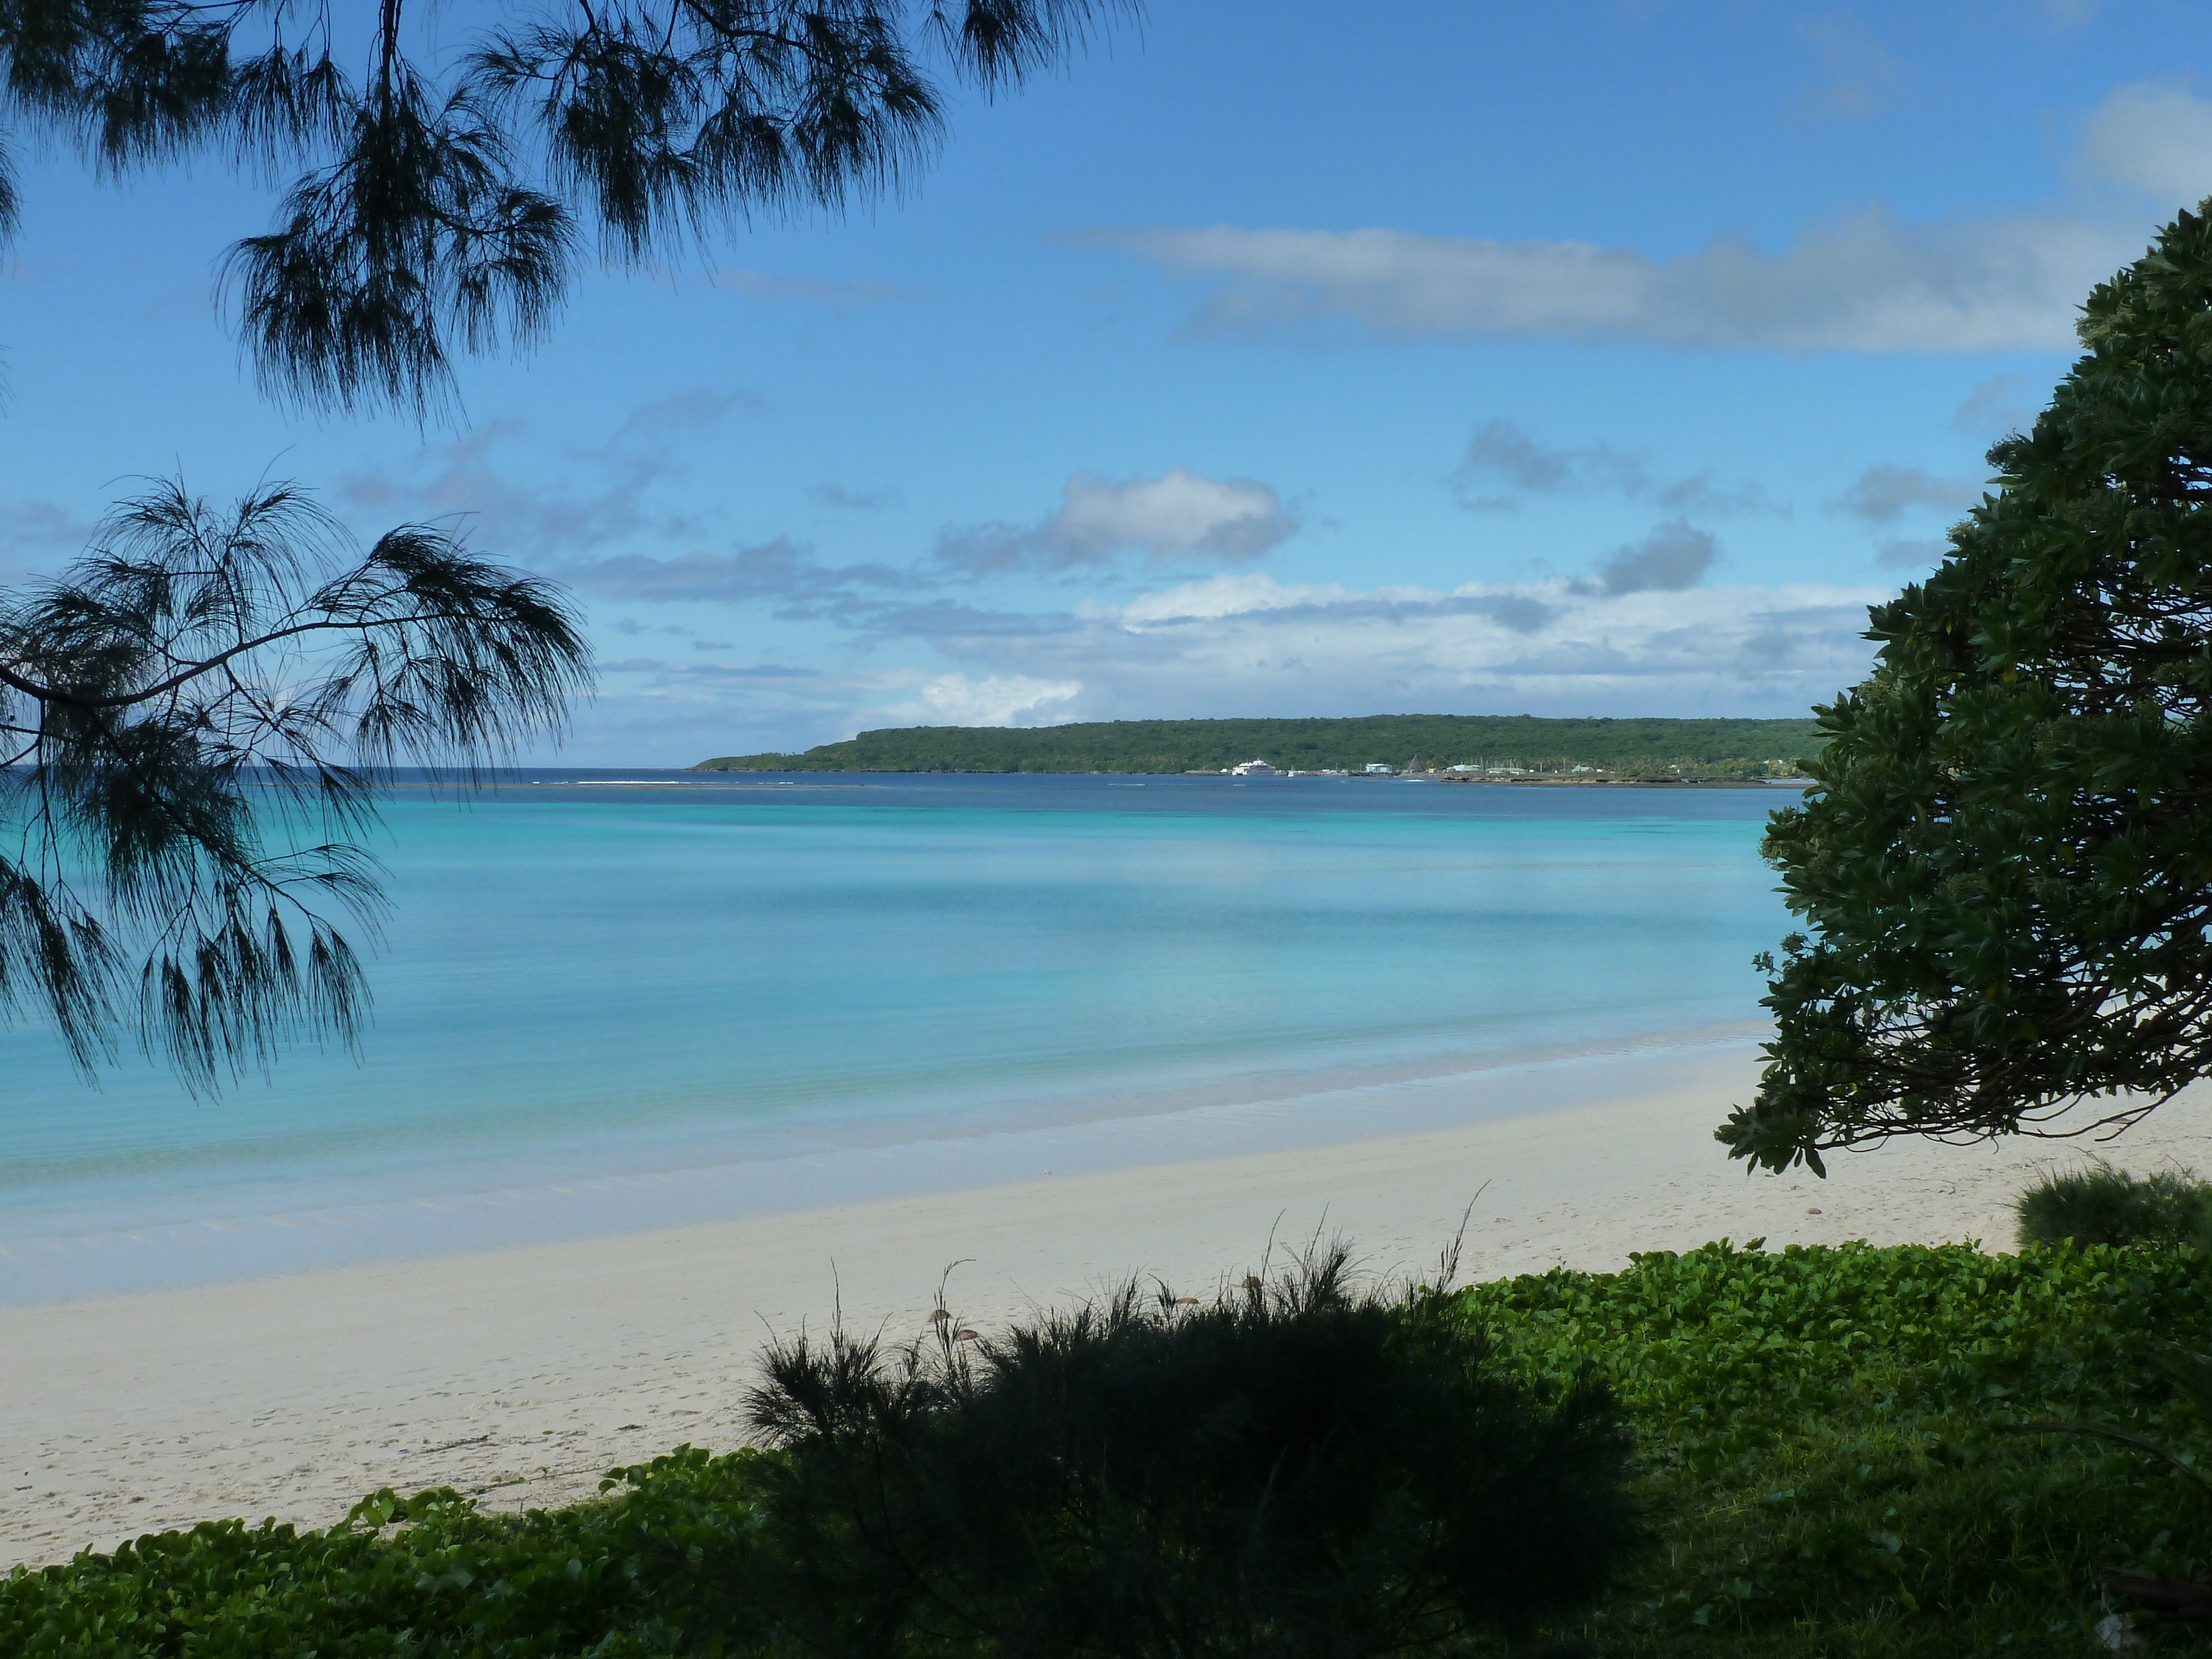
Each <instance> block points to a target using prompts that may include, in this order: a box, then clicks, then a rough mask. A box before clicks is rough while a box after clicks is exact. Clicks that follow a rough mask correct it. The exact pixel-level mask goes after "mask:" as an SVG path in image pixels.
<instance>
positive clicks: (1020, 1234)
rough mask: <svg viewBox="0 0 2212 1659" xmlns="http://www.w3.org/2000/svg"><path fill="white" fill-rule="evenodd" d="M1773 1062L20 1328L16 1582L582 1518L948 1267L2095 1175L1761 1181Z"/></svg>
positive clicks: (914, 1308) (2, 1337) (1938, 1195)
mask: <svg viewBox="0 0 2212 1659" xmlns="http://www.w3.org/2000/svg"><path fill="white" fill-rule="evenodd" d="M1752 1069H1753V1060H1752V1059H1751V1058H1750V1057H1749V1056H1748V1055H1746V1054H1734V1055H1730V1056H1728V1057H1726V1058H1725V1059H1724V1060H1707V1061H1705V1062H1704V1063H1703V1065H1702V1067H1701V1068H1699V1069H1697V1070H1695V1071H1694V1073H1691V1074H1685V1073H1681V1072H1680V1071H1676V1072H1673V1073H1666V1074H1665V1075H1664V1077H1663V1083H1664V1086H1663V1088H1659V1087H1656V1085H1655V1091H1654V1092H1650V1093H1644V1094H1633V1093H1632V1094H1626V1095H1623V1096H1621V1097H1617V1098H1613V1099H1611V1100H1608V1101H1607V1102H1605V1103H1600V1104H1595V1105H1582V1106H1577V1107H1572V1108H1566V1109H1553V1110H1547V1111H1543V1112H1538V1113H1532V1114H1529V1115H1522V1116H1516V1117H1506V1118H1502V1119H1495V1120H1492V1121H1485V1122H1481V1123H1478V1124H1474V1125H1472V1126H1470V1127H1460V1128H1454V1129H1449V1130H1440V1131H1436V1132H1433V1133H1419V1134H1410V1135H1400V1136H1395V1137H1392V1138H1387V1139H1365V1140H1356V1141H1352V1142H1349V1143H1347V1144H1343V1145H1335V1146H1301V1147H1298V1148H1296V1149H1294V1150H1283V1151H1274V1152H1261V1153H1255V1154H1250V1155H1244V1156H1235V1157H1222V1158H1208V1159H1204V1160H1200V1161H1196V1162H1183V1163H1176V1164H1165V1165H1160V1166H1155V1167H1145V1168H1131V1169H1121V1170H1113V1171H1110V1172H1105V1173H1096V1174H1086V1175H1081V1176H1038V1177H1036V1178H1033V1179H1029V1180H1024V1181H1019V1182H1011V1183H1006V1184H1000V1185H994V1186H989V1187H983V1188H975V1189H971V1190H965V1191H954V1192H937V1193H933V1194H928V1195H926V1196H921V1197H915V1198H908V1199H901V1200H887V1201H878V1202H873V1203H867V1204H855V1205H849V1206H842V1207H834V1208H818V1209H811V1210H806V1211H802V1212H787V1213H782V1214H775V1215H763V1216H756V1217H752V1218H745V1219H740V1220H732V1221H726V1222H720V1223H715V1224H713V1225H699V1226H690V1227H685V1228H681V1229H676V1230H671V1231H659V1232H642V1233H630V1234H628V1235H624V1236H620V1237H602V1238H592V1239H582V1240H576V1241H573V1242H568V1243H556V1244H547V1245H539V1246H534V1247H532V1248H527V1249H509V1250H501V1251H495V1252H488V1253H484V1254H479V1255H461V1256H447V1257H439V1258H430V1259H424V1260H416V1261H403V1262H397V1263H390V1264H385V1265H379V1266H369V1267H343V1268H334V1269H329V1270H325V1271H319V1272H313V1273H298V1274H294V1275H289V1276H280V1277H274V1278H264V1279H249V1280H245V1281H240V1282H234V1283H228V1284H216V1285H203V1286H197V1287H194V1288H189V1289H182V1290H173V1291H160V1292H156V1293H153V1294H148V1295H140V1296H125V1297H107V1298H101V1299H96V1300H90V1301H83V1302H76V1303H67V1304H52V1305H46V1306H34V1307H27V1308H16V1309H9V1310H0V1400H4V1401H5V1419H4V1420H5V1423H6V1432H5V1435H4V1437H0V1445H4V1454H0V1455H4V1456H5V1459H6V1462H5V1465H4V1468H0V1475H4V1477H5V1478H4V1480H0V1560H4V1561H7V1562H14V1561H27V1562H45V1561H52V1560H56V1559H63V1558H65V1557H66V1556H68V1555H69V1554H70V1553H73V1552H74V1551H76V1550H77V1549H79V1548H82V1547H86V1546H94V1547H100V1548H110V1547H113V1546H114V1545H116V1544H117V1543H118V1542H119V1541H123V1540H124V1539H125V1538H129V1537H132V1536H136V1535H137V1534H142V1533H145V1532H150V1531H155V1530H159V1529H161V1528H167V1527H175V1526H179V1525H185V1524H188V1523H190V1522H194V1521H197V1520H201V1519H205V1518H209V1517H214V1516H239V1515H242V1516H247V1517H249V1518H252V1519H258V1518H259V1517H261V1516H277V1517H279V1518H281V1519H284V1520H289V1521H295V1522H300V1523H301V1524H303V1525H325V1524H328V1523H329V1522H332V1521H335V1520H337V1518H338V1517H339V1516H341V1515H342V1514H343V1512H344V1510H346V1508H347V1507H348V1505H349V1504H351V1503H352V1502H353V1501H354V1500H355V1499H356V1498H358V1497H360V1496H361V1495H362V1493H364V1492H368V1491H371V1490H373V1489H374V1488H376V1487H378V1486H386V1485H388V1486H394V1487H397V1488H398V1489H400V1490H402V1491H412V1490H416V1489H418V1488H421V1487H423V1486H438V1485H453V1486H459V1487H462V1488H464V1489H467V1490H471V1491H480V1492H483V1494H484V1501H485V1502H486V1503H487V1504H499V1505H507V1504H512V1505H515V1506H518V1507H521V1506H528V1505H541V1504H555V1503H560V1502H564V1501H568V1500H571V1499H574V1498H578V1497H581V1496H584V1495H586V1494H589V1493H591V1492H593V1491H595V1490H596V1485H597V1481H598V1479H599V1475H600V1474H601V1473H602V1472H603V1471H604V1470H605V1469H606V1468H609V1467H610V1466H611V1465H614V1464H618V1463H631V1462H642V1461H644V1460H646V1459H647V1458H649V1457H651V1456H653V1455H655V1454H656V1453H659V1452H661V1451H665V1450H666V1449H669V1448H671V1447H672V1446H674V1445H676V1444H678V1443H681V1442H685V1441H689V1442H691V1443H700V1444H706V1445H711V1446H714V1447H717V1448H723V1447H727V1446H730V1445H732V1444H734V1443H737V1442H738V1439H739V1438H740V1419H739V1413H738V1398H739V1395H740V1393H741V1391H742V1389H743V1388H744V1384H745V1383H746V1381H747V1379H748V1376H749V1373H750V1364H751V1361H752V1357H753V1355H754V1353H755V1352H757V1349H758V1347H759V1346H760V1345H761V1343H762V1342H763V1340H764V1339H765V1338H766V1337H767V1336H768V1335H769V1334H770V1333H771V1332H785V1331H790V1330H792V1329H793V1328H797V1327H798V1326H799V1324H800V1323H801V1322H806V1323H808V1324H810V1325H811V1326H813V1327H816V1328H819V1327H821V1326H823V1325H824V1324H826V1323H827V1322H829V1319H830V1318H831V1317H832V1316H833V1313H834V1312H835V1310H836V1309H837V1308H838V1307H839V1306H840V1305H841V1304H842V1312H843V1317H844V1318H845V1320H846V1321H847V1322H848V1324H852V1325H856V1326H866V1327H870V1328H873V1327H876V1326H878V1325H881V1326H884V1327H885V1328H887V1329H888V1330H889V1331H890V1333H892V1334H895V1335H900V1336H903V1335H905V1334H908V1333H911V1332H914V1331H915V1330H916V1329H918V1328H919V1327H920V1326H921V1322H922V1321H923V1319H924V1318H925V1317H926V1316H927V1312H928V1310H930V1309H931V1308H932V1307H933V1305H934V1304H935V1302H936V1297H937V1294H938V1285H939V1279H940V1277H942V1276H944V1275H945V1273H946V1271H947V1269H948V1268H950V1269H951V1273H950V1278H949V1290H948V1291H947V1296H948V1305H950V1306H951V1308H953V1309H954V1310H956V1311H957V1312H958V1313H959V1314H960V1315H961V1316H962V1317H963V1319H964V1320H965V1321H966V1322H968V1323H970V1324H977V1325H987V1324H992V1323H996V1322H1002V1321H1004V1320H1006V1319H1008V1318H1009V1317H1012V1316H1017V1315H1018V1314H1019V1313H1020V1312H1021V1310H1023V1309H1024V1308H1025V1307H1028V1306H1031V1305H1034V1304H1041V1303H1050V1302H1054V1301H1055V1300H1060V1299H1064V1298H1066V1297H1069V1296H1070V1295H1072V1294H1076V1293H1079V1292H1081V1291H1083V1290H1085V1288H1086V1287H1089V1286H1091V1285H1096V1284H1098V1283H1100V1282H1101V1281H1103V1280H1105V1279H1110V1278H1112V1277H1114V1276H1116V1275H1119V1274H1121V1273H1127V1272H1131V1271H1141V1272H1144V1273H1147V1274H1158V1275H1159V1276H1160V1277H1162V1278H1163V1279H1165V1280H1166V1281H1167V1282H1168V1283H1170V1285H1175V1286H1176V1287H1177V1288H1178V1289H1182V1290H1191V1291H1202V1290H1205V1289H1206V1288H1210V1287H1211V1286H1212V1285H1214V1284H1215V1283H1216V1282H1218V1280H1219V1279H1222V1278H1223V1277H1224V1276H1225V1275H1233V1274H1241V1273H1243V1272H1244V1271H1246V1270H1247V1269H1249V1267H1253V1266H1255V1264H1257V1262H1258V1261H1259V1260H1260V1258H1261V1253H1262V1251H1263V1249H1265V1248H1266V1246H1267V1242H1268V1239H1269V1237H1270V1236H1271V1234H1272V1235H1273V1237H1274V1239H1275V1241H1276V1246H1277V1248H1278V1249H1283V1248H1285V1247H1286V1246H1289V1247H1295V1246H1296V1245H1297V1244H1298V1243H1301V1242H1303V1241H1304V1240H1305V1239H1306V1238H1308V1237H1310V1236H1312V1235H1314V1234H1315V1233H1316V1232H1317V1231H1318V1232H1320V1233H1322V1234H1324V1235H1332V1236H1333V1235H1342V1236H1343V1237H1347V1238H1349V1239H1350V1240H1352V1241H1353V1242H1354V1243H1356V1245H1357V1246H1358V1250H1359V1253H1360V1255H1361V1256H1362V1258H1363V1260H1364V1262H1365V1263H1366V1264H1367V1266H1368V1267H1370V1268H1372V1269H1374V1270H1376V1271H1378V1272H1386V1273H1422V1272H1424V1271H1425V1270H1426V1269H1429V1268H1430V1267H1431V1266H1432V1264H1433V1263H1434V1262H1435V1261H1436V1259H1437V1252H1438V1250H1439V1249H1440V1247H1441V1246H1443V1243H1445V1242H1446V1241H1447V1240H1448V1239H1449V1237H1450V1236H1451V1235H1452V1233H1453V1231H1454V1230H1455V1228H1456V1227H1457V1226H1458V1225H1459V1222H1460V1218H1461V1217H1462V1213H1463V1212H1468V1204H1469V1200H1471V1199H1474V1198H1475V1195H1476V1194H1477V1193H1478V1191H1479V1192H1480V1198H1479V1200H1476V1201H1475V1203H1474V1209H1473V1211H1472V1212H1471V1214H1470V1216H1469V1221H1468V1230H1467V1236H1466V1249H1465V1254H1464V1257H1463V1263H1462V1274H1463V1276H1464V1277H1466V1278H1470V1279H1487V1278H1493V1277H1498V1276H1501V1275H1505V1274H1510V1273H1521V1272H1528V1271H1536V1270H1541V1269H1543V1268H1547V1267H1552V1266H1553V1265H1554V1264H1558V1263H1565V1264H1566V1265H1568V1266H1571V1267H1583V1268H1595V1269H1603V1268H1613V1267H1620V1266H1623V1265H1625V1264H1626V1259H1627V1257H1628V1255H1629V1254H1630V1252H1632V1251H1638V1250H1657V1249H1670V1250H1679V1249H1689V1248H1692V1247H1693V1246H1695V1245H1697V1244H1699V1243H1703V1242H1705V1241H1706V1240H1708V1239H1712V1238H1717V1237H1723V1236H1727V1237H1731V1238H1734V1239H1736V1240H1738V1241H1742V1240H1745V1239H1748V1238H1751V1237H1758V1236H1764V1237H1765V1238H1766V1239H1767V1241H1768V1242H1769V1243H1770V1244H1771V1245H1780V1244H1784V1243H1835V1242H1839V1241H1842V1240H1845V1239H1853V1238H1866V1239H1869V1240H1871V1241H1873V1242H1875V1243H1904V1242H1911V1241H1923V1242H1931V1243H1932V1242H1941V1241H1948V1240H1958V1239H1970V1238H1971V1239H1979V1240H1981V1241H1983V1242H1984V1243H1985V1244H1986V1245H1988V1246H1989V1247H1990V1248H1992V1249H1997V1248H2002V1247H2003V1246H2005V1245H2006V1244H2008V1243H2009V1240H2010V1237H2011V1218H2010V1205H2011V1200H2012V1199H2013V1197H2014V1195H2015V1193H2017V1192H2018V1191H2019V1189H2020V1188H2021V1187H2022V1186H2023V1185H2025V1184H2026V1183H2027V1182H2028V1181H2030V1180H2031V1179H2033V1176H2034V1175H2035V1173H2036V1171H2037V1170H2038V1169H2039V1167H2041V1166H2044V1165H2046V1164H2050V1163H2051V1162H2053V1161H2057V1162H2062V1163H2064V1162H2071V1161H2074V1160H2076V1159H2080V1158H2084V1157H2087V1156H2088V1155H2089V1154H2090V1152H2093V1151H2095V1150H2100V1149H2097V1148H2093V1147H2090V1146H2085V1145H2084V1144H2083V1143H2078V1142H2075V1143H2052V1142H2048V1141H2032V1140H2015V1141H2012V1142H2009V1143H2006V1144H2004V1145H2002V1146H1996V1147H1991V1146H1971V1147H1947V1146H1927V1145H1920V1144H1903V1143H1900V1144H1897V1145H1893V1146H1888V1147H1885V1148H1881V1149H1878V1150H1875V1151H1871V1152H1864V1153H1860V1154H1855V1155H1851V1156H1847V1157H1839V1158H1835V1159H1834V1160H1833V1161H1832V1164H1831V1165H1830V1170H1831V1174H1830V1178H1829V1179H1828V1180H1826V1181H1825V1182H1823V1181H1819V1180H1815V1179H1814V1178H1813V1177H1812V1176H1809V1175H1807V1174H1804V1173H1802V1172H1799V1173H1797V1174H1794V1175H1791V1176H1784V1177H1779V1178H1777V1177H1769V1176H1746V1174H1745V1172H1744V1170H1743V1169H1742V1168H1741V1165H1737V1164H1730V1163H1729V1162H1728V1161H1727V1160H1726V1159H1725V1158H1724V1157H1723V1155H1722V1153H1721V1151H1720V1149H1719V1147H1718V1146H1717V1145H1716V1144H1715V1143H1714V1141H1713V1140H1712V1139H1711V1133H1712V1128H1713V1125H1714V1124H1715V1122H1716V1121H1717V1120H1718V1119H1719V1117H1720V1116H1721V1115H1723V1110H1724V1109H1725V1105H1726V1103H1727V1102H1729V1100H1731V1099H1741V1098H1744V1097H1746V1096H1747V1093H1748V1091H1749V1088H1750V1085H1751V1080H1752ZM2209 1129H2212V1090H2199V1091H2193V1092H2192V1093H2191V1094H2190V1095H2187V1096H2185V1097H2182V1098H2180V1099H2179V1100H2177V1101H2175V1102H2173V1103H2171V1104H2169V1105H2168V1106H2166V1108H2165V1109H2162V1110H2161V1111H2160V1112H2159V1113H2158V1114H2157V1115H2154V1117H2153V1118H2152V1119H2151V1120H2150V1121H2148V1123H2146V1124H2145V1125H2143V1126H2142V1127H2139V1128H2137V1129H2136V1130H2134V1131H2132V1132H2130V1133H2129V1134H2128V1135H2127V1136H2126V1137H2125V1138H2124V1139H2123V1140H2122V1141H2120V1142H2119V1143H2118V1144H2117V1145H2116V1146H2111V1147H2106V1148H2103V1149H2101V1150H2103V1151H2106V1152H2108V1153H2110V1154H2111V1155H2112V1156H2113V1157H2114V1158H2115V1159H2116V1161H2118V1162H2120V1163H2122V1164H2124V1165H2125V1166H2126V1167H2129V1168H2130V1169H2136V1170H2147V1169H2151V1168H2155V1167H2159V1166H2160V1165H2161V1164H2168V1163H2181V1164H2191V1163H2200V1164H2201V1163H2204V1162H2207V1161H2208V1160H2207V1159H2206V1158H2205V1153H2204V1150H2203V1149H2204V1145H2205V1137H2206V1134H2207V1132H2208V1130H2209ZM956 1263H957V1264H958V1265H957V1266H955V1265H954V1264H956Z"/></svg>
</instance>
